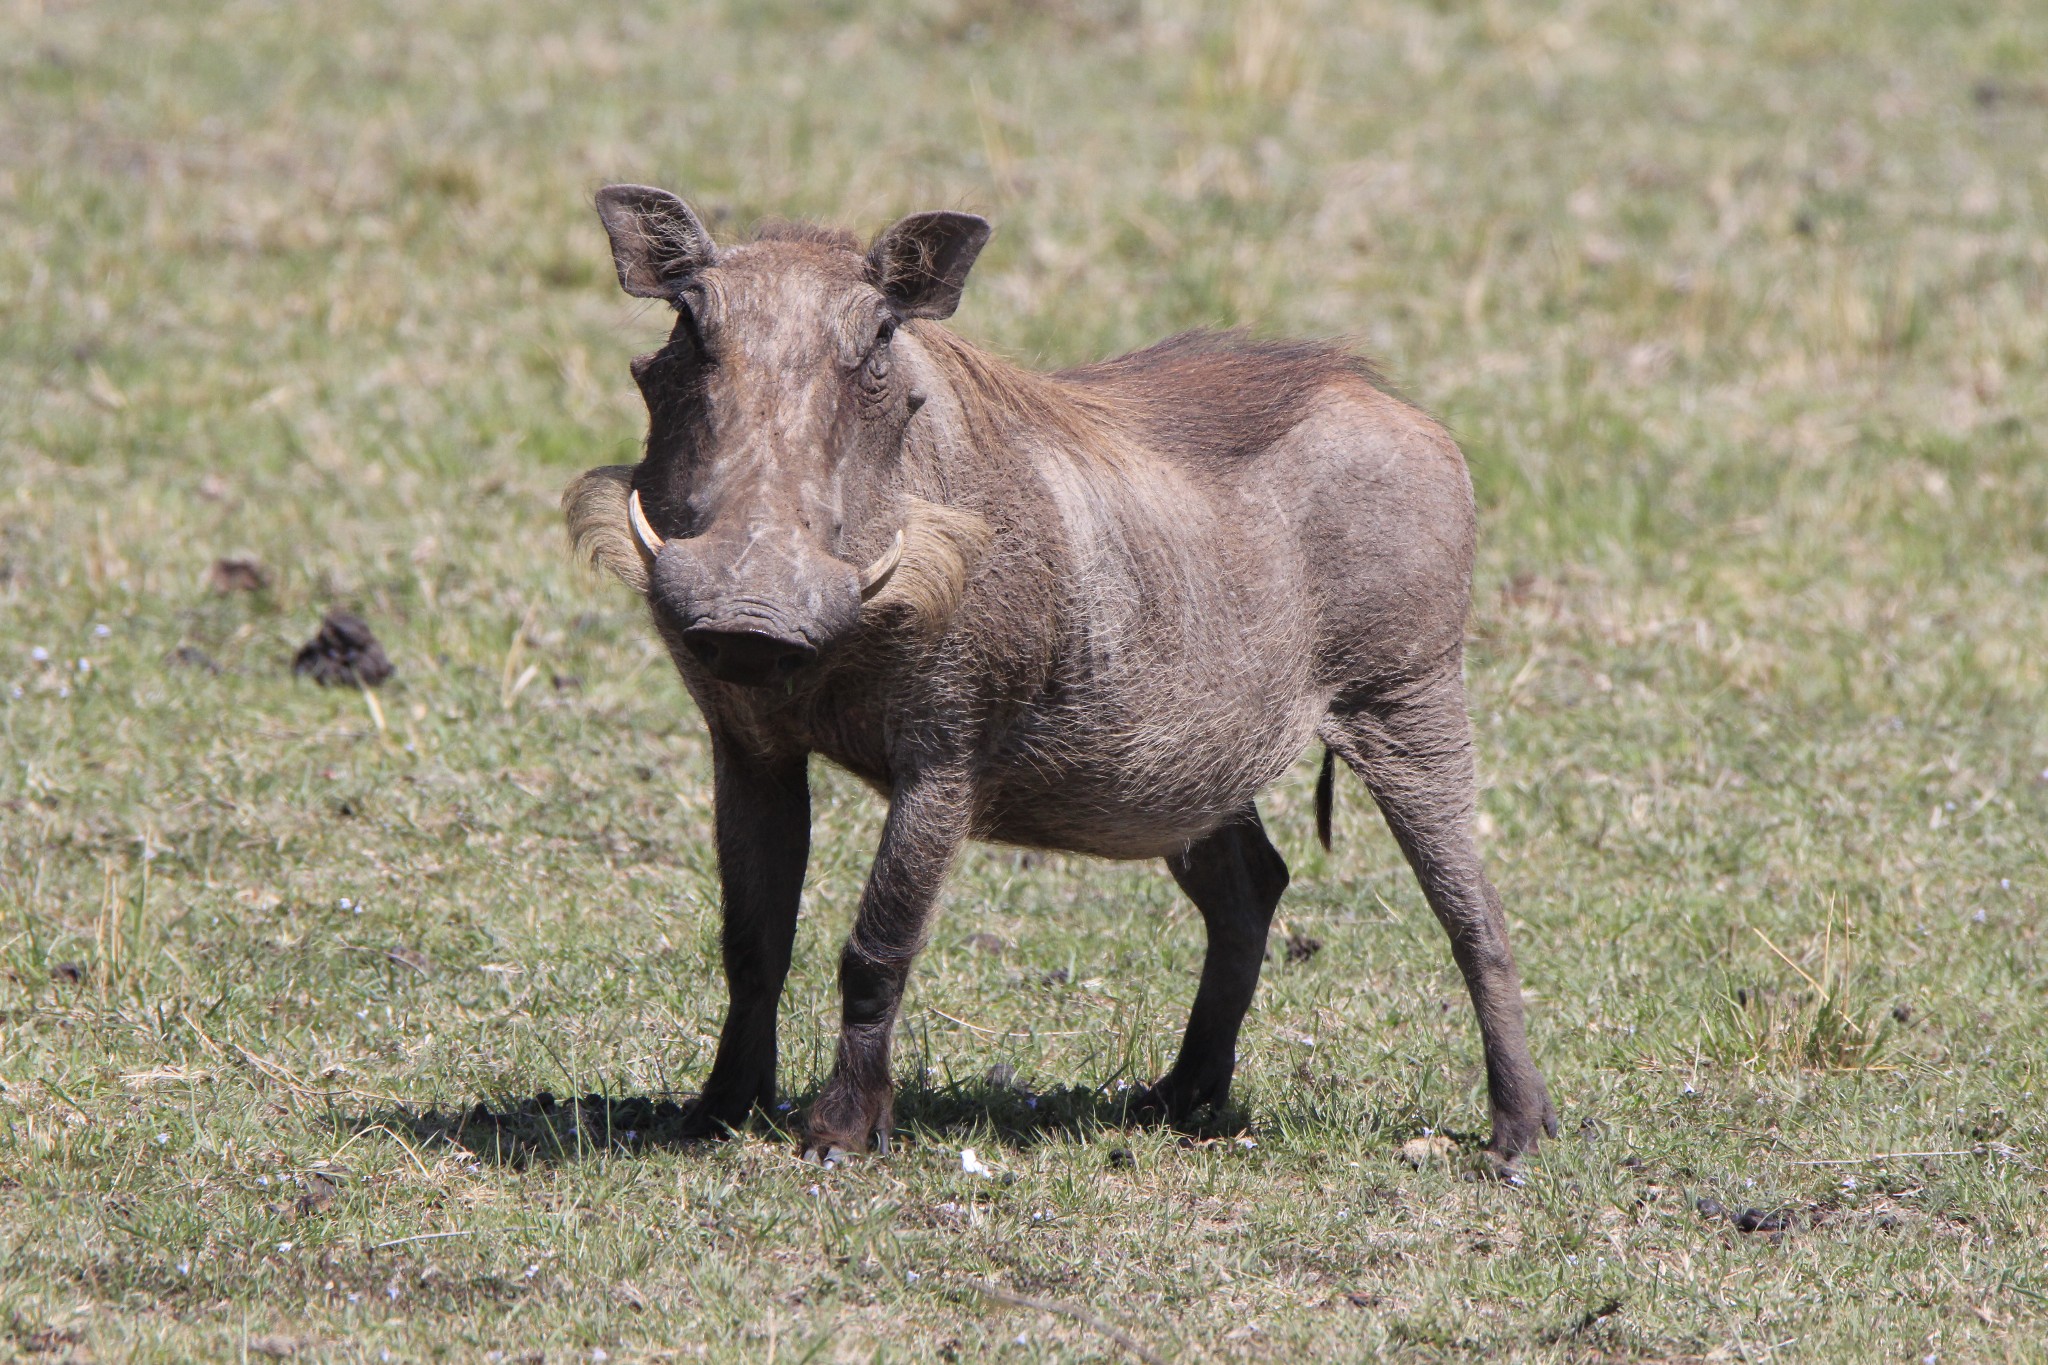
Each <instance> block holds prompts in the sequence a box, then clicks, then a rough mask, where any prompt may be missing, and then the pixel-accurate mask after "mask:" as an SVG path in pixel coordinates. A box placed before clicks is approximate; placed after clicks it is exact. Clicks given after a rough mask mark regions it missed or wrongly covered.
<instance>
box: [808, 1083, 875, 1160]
mask: <svg viewBox="0 0 2048 1365" xmlns="http://www.w3.org/2000/svg"><path fill="white" fill-rule="evenodd" d="M891 1098H892V1097H891V1096H889V1095H887V1094H884V1095H882V1096H881V1097H880V1098H879V1099H876V1100H868V1099H866V1098H864V1097H862V1096H860V1095H857V1094H849V1093H846V1092H843V1091H842V1092H839V1093H837V1094H835V1093H834V1092H833V1091H832V1089H831V1088H830V1087H829V1086H828V1087H827V1088H826V1091H825V1093H824V1094H822V1095H820V1096H818V1100H817V1103H815V1104H813V1105H812V1106H811V1112H810V1113H809V1114H807V1115H805V1117H804V1121H803V1124H802V1125H801V1127H799V1128H798V1130H797V1132H798V1138H797V1144H798V1146H799V1148H800V1149H801V1150H802V1152H803V1154H804V1160H806V1161H815V1162H818V1163H820V1164H821V1165H826V1166H837V1165H840V1164H842V1163H844V1162H845V1161H846V1160H847V1159H849V1158H851V1157H856V1156H859V1155H861V1154H862V1153H865V1152H873V1153H874V1154H875V1155H876V1156H887V1155H889V1132H890V1130H891V1129H892V1128H894V1127H895V1126H896V1124H895V1106H894V1105H893V1104H891V1103H890V1100H891Z"/></svg>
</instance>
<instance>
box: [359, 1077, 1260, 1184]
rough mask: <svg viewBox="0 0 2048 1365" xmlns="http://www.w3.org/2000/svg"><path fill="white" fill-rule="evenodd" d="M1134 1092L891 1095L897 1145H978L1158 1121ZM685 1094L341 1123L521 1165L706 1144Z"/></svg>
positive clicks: (984, 1090)
mask: <svg viewBox="0 0 2048 1365" xmlns="http://www.w3.org/2000/svg"><path fill="white" fill-rule="evenodd" d="M1135 1093H1136V1092H1135V1091H1128V1090H1127V1091H1120V1092H1113V1091H1109V1090H1106V1089H1101V1088H1091V1087H1087V1086H1061V1087H1057V1088H1055V1089H1052V1090H1048V1091H1043V1092H1035V1091H1032V1090H1029V1089H1026V1088H1025V1087H1023V1086H1021V1085H1019V1084H1018V1083H1017V1081H1016V1079H1015V1078H1014V1076H1013V1075H1012V1074H1009V1070H1008V1068H1006V1067H1000V1066H999V1067H995V1068H992V1069H991V1070H990V1072H989V1074H988V1075H987V1076H986V1077H984V1078H981V1079H977V1080H969V1081H953V1082H949V1083H946V1084H943V1085H934V1084H931V1083H928V1082H925V1083H913V1084H912V1085H910V1086H909V1087H907V1088H906V1089H905V1090H904V1091H902V1092H901V1093H900V1094H899V1095H898V1096H897V1100H896V1124H895V1127H896V1134H897V1143H898V1145H914V1144H916V1143H919V1142H944V1141H947V1140H948V1139H950V1138H952V1137H954V1136H956V1135H964V1134H973V1135H975V1136H976V1137H977V1138H978V1139H979V1140H980V1141H983V1142H987V1141H988V1135H989V1134H990V1133H991V1131H992V1133H993V1137H994V1139H995V1141H996V1142H997V1143H1000V1144H1001V1145H1002V1146H1005V1147H1010V1148H1025V1147H1031V1146H1034V1145H1036V1144H1038V1143H1041V1142H1046V1141H1049V1140H1052V1139H1054V1138H1058V1137H1068V1138H1082V1139H1086V1138H1090V1137H1093V1136H1095V1135H1097V1134H1100V1133H1104V1132H1111V1131H1123V1130H1127V1129H1131V1128H1151V1127H1161V1126H1165V1125H1164V1121H1163V1120H1161V1119H1158V1118H1155V1117H1152V1116H1149V1115H1145V1114H1140V1113H1138V1112H1136V1111H1134V1110H1133V1109H1132V1108H1131V1103H1130V1100H1131V1096H1133V1095H1134V1094H1135ZM689 1098H691V1097H689V1096H681V1097H678V1096H674V1095H603V1094H597V1093H595V1092H593V1093H591V1094H588V1095H584V1096H583V1097H582V1098H581V1099H574V1098H572V1099H557V1098H556V1097H555V1096H554V1095H553V1094H551V1093H549V1092H548V1091H545V1090H542V1091H538V1092H536V1093H535V1094H533V1095H532V1096H530V1097H514V1096H497V1097H493V1098H492V1099H488V1100H478V1101H476V1102H475V1103H474V1104H471V1105H470V1106H468V1107H467V1108H457V1109H440V1108H431V1109H427V1110H424V1111H419V1112H415V1111H413V1110H411V1109H407V1108H398V1109H388V1110H383V1111H379V1112H376V1113H371V1114H363V1115H359V1116H357V1117H356V1118H354V1119H353V1120H345V1121H344V1126H345V1127H346V1128H347V1129H348V1131H350V1132H352V1133H360V1132H369V1131H372V1130H375V1129H380V1128H381V1129H388V1130H390V1131H392V1132H395V1133H401V1134H404V1135H405V1136H407V1137H408V1138H410V1139H411V1140H413V1141H415V1142H418V1143H421V1144H423V1145H428V1146H436V1145H445V1146H452V1147H460V1148H462V1149H464V1150H466V1151H468V1152H471V1153H473V1154H474V1155H475V1156H476V1157H477V1158H478V1159H479V1160H481V1161H488V1162H490V1163H492V1164H493V1165H502V1166H513V1167H526V1166H533V1165H547V1164H553V1163H559V1162H567V1161H579V1160H583V1159H585V1158H588V1157H594V1156H599V1155H609V1156H612V1157H614V1158H617V1157H622V1156H633V1155H636V1154H638V1153H641V1152H646V1151H653V1150H659V1149H664V1148H678V1147H692V1146H709V1144H710V1143H711V1142H715V1141H717V1139H708V1140H707V1139H705V1138H702V1137H698V1136H694V1135H692V1134H691V1133H690V1131H689V1128H688V1124H687V1119H686V1115H687V1109H686V1105H687V1102H688V1100H689ZM815 1098H816V1089H815V1088H813V1089H811V1090H806V1091H801V1092H798V1093H797V1094H794V1095H792V1096H790V1097H788V1098H787V1099H785V1100H784V1101H782V1102H781V1103H779V1104H778V1105H777V1106H776V1109H775V1112H774V1113H773V1114H762V1113H759V1112H756V1113H755V1115H754V1116H753V1119H752V1120H751V1122H750V1125H749V1126H750V1128H751V1129H752V1131H755V1132H761V1133H768V1134H780V1135H782V1136H784V1137H787V1138H789V1140H790V1141H791V1143H792V1146H793V1145H794V1141H795V1139H794V1136H793V1131H794V1130H793V1127H792V1125H793V1124H794V1123H795V1120H796V1118H797V1116H798V1115H800V1114H801V1113H802V1112H803V1110H804V1109H805V1108H806V1107H808V1106H809V1104H810V1102H811V1101H812V1100H813V1099H815ZM1248 1126H1249V1125H1248V1122H1247V1118H1246V1115H1245V1114H1244V1112H1243V1111H1242V1110H1239V1109H1237V1108H1235V1107H1231V1108H1225V1109H1223V1110H1221V1111H1217V1110H1205V1111H1203V1112H1201V1113H1199V1114H1197V1115H1195V1116H1194V1118H1193V1121H1190V1122H1186V1123H1181V1124H1177V1125H1175V1131H1177V1132H1179V1133H1181V1134H1182V1135H1183V1137H1184V1138H1186V1139H1192V1140H1206V1139H1211V1138H1218V1137H1225V1136H1230V1135H1233V1134H1237V1133H1242V1132H1244V1131H1246V1129H1247V1127H1248Z"/></svg>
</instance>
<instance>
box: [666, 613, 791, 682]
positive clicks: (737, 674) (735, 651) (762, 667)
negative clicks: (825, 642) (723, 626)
mask: <svg viewBox="0 0 2048 1365" xmlns="http://www.w3.org/2000/svg"><path fill="white" fill-rule="evenodd" d="M683 644H684V645H685V646H686V647H688V649H689V651H690V653H691V654H693V655H695V656H696V658H697V662H699V663H701V664H703V665H704V667H705V669H706V671H708V672H709V673H710V674H711V676H712V677H714V678H717V679H718V680H719V681H720V682H729V683H739V684H741V685H743V686H747V687H762V686H765V685H767V684H769V683H776V682H782V681H784V680H785V679H787V678H788V677H790V676H791V675H792V674H794V673H795V672H796V671H797V670H798V669H800V668H802V667H803V666H804V665H805V664H807V663H809V662H810V661H811V660H813V659H815V658H817V657H818V651H817V649H816V648H814V647H813V646H812V645H811V644H810V643H809V642H808V641H805V640H801V639H794V638H791V637H788V636H782V635H770V634H767V633H766V632H763V631H758V630H718V629H715V628H706V627H703V626H698V627H694V628H692V629H690V630H686V631H684V632H683Z"/></svg>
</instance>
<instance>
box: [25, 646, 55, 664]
mask: <svg viewBox="0 0 2048 1365" xmlns="http://www.w3.org/2000/svg"><path fill="white" fill-rule="evenodd" d="M28 657H29V660H30V661H31V662H33V663H39V664H46V663H48V662H50V651H49V650H47V649H44V648H43V647H42V646H41V645H37V646H36V647H35V648H34V649H31V650H30V651H29V652H28Z"/></svg>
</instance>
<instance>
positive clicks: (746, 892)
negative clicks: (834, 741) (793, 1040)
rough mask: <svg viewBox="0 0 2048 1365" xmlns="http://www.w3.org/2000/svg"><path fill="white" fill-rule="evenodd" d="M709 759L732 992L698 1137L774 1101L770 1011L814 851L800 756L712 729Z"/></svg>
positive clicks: (694, 1125)
mask: <svg viewBox="0 0 2048 1365" xmlns="http://www.w3.org/2000/svg"><path fill="white" fill-rule="evenodd" d="M711 756H712V769H713V776H714V778H715V781H716V783H717V787H716V796H715V800H716V805H717V817H718V879H719V883H720V888H721V890H722V893H723V895H724V900H725V906H724V909H725V925H724V935H723V937H724V948H725V982H726V989H727V991H728V992H729V996H730V998H729V1002H728V1004H727V1007H726V1014H725V1029H724V1031H723V1032H721V1033H720V1034H719V1037H718V1056H717V1058H716V1059H715V1060H714V1061H713V1062H712V1064H711V1076H710V1078H709V1079H708V1080H706V1081H705V1082H704V1093H703V1094H702V1095H700V1096H698V1097H697V1100H696V1101H695V1103H693V1104H692V1105H691V1106H690V1108H689V1111H688V1113H687V1114H686V1115H685V1118H684V1125H685V1130H686V1132H688V1133H689V1134H691V1135H692V1136H698V1137H715V1136H717V1135H718V1134H720V1133H722V1132H724V1131H725V1130H726V1129H728V1128H737V1127H739V1126H740V1125H741V1124H743V1123H745V1122H746V1121H747V1116H748V1115H749V1114H751V1113H752V1112H753V1110H754V1107H755V1106H756V1105H759V1106H761V1107H762V1108H763V1109H769V1108H772V1107H773V1106H774V1103H775V1014H776V1008H777V1006H778V1005H779V1004H780V1002H781V999H782V983H783V980H784V978H786V977H787V976H788V975H789V953H790V945H791V943H792V941H793V940H794V939H795V937H796V910H797V902H798V900H799V899H800V897H801V896H802V894H803V887H804V863H805V861H806V860H807V859H808V858H809V856H810V848H811V790H810V783H809V780H808V778H807V776H806V773H805V762H804V758H803V756H802V755H797V756H794V757H785V758H779V759H763V758H759V757H757V756H755V755H753V754H750V753H747V752H746V751H745V750H744V749H742V748H741V747H740V746H739V745H737V744H734V743H733V742H732V741H731V740H729V739H727V738H724V737H722V736H720V735H719V734H718V733H716V732H715V731H714V732H713V734H712V739H711Z"/></svg>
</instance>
